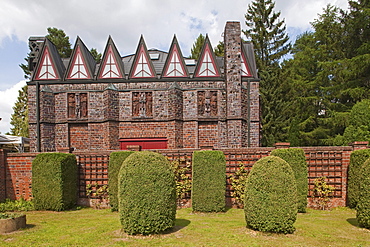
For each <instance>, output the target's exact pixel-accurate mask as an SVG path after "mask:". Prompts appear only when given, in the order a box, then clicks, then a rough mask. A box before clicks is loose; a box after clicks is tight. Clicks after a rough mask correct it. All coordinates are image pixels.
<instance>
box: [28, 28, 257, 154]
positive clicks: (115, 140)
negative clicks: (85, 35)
mask: <svg viewBox="0 0 370 247" xmlns="http://www.w3.org/2000/svg"><path fill="white" fill-rule="evenodd" d="M240 34H241V30H240V23H239V22H228V23H227V24H226V27H225V31H224V43H225V56H224V57H223V58H219V57H218V58H215V57H214V58H215V59H214V60H213V62H214V63H213V66H216V67H217V70H218V71H219V75H216V76H202V75H201V72H199V71H200V69H201V68H200V69H198V66H199V67H201V65H199V63H200V60H199V61H194V64H191V62H192V61H191V60H188V59H185V58H181V59H182V61H185V62H187V63H186V68H185V69H184V70H183V72H184V74H187V75H186V76H180V77H176V76H173V77H171V76H166V75H165V74H164V73H165V70H166V64H169V63H170V62H168V61H169V58H168V57H170V54H171V53H170V52H171V51H172V50H173V49H172V48H171V50H170V52H169V53H166V52H161V51H157V50H149V51H147V50H146V46H143V45H142V46H140V44H139V47H138V51H137V52H136V56H138V57H139V56H141V55H142V54H144V55H143V56H144V58H145V55H150V59H149V60H151V61H148V66H149V67H150V66H152V68H155V71H156V73H155V74H154V76H153V77H148V78H144V77H142V78H134V77H133V76H134V74H135V69H137V68H136V67H135V66H138V65H137V64H136V65H135V61H136V60H135V59H134V58H135V55H131V56H126V57H123V58H122V64H121V61H119V62H116V64H113V65H114V66H119V67H120V69H119V70H118V69H116V70H114V71H113V72H114V73H116V74H117V75H118V74H122V76H121V78H115V77H114V76H112V78H110V79H107V78H104V76H103V74H104V71H103V70H104V69H101V68H100V70H99V66H100V67H102V66H103V65H102V63H103V62H104V61H106V60H104V58H105V57H108V56H111V57H114V55H115V53H114V49H113V48H115V46H114V44H113V43H112V41H111V40H110V41H108V44H107V48H106V51H105V53H104V54H103V60H102V62H101V64H100V65H99V64H98V65H96V64H94V62H93V61H92V62H89V61H90V60H89V59H91V58H90V56H91V54H87V53H84V50H83V48H84V45H83V43H82V41H78V42H81V43H78V42H76V46H75V48H74V53H73V54H75V56H77V57H78V56H80V57H81V58H82V59H81V60H82V61H86V64H83V65H84V66H85V69H84V70H83V71H82V70H81V71H77V73H81V74H83V72H86V74H87V75H86V78H82V79H80V78H78V79H76V78H74V77H73V76H74V74H73V72H75V70H74V66H76V64H73V62H74V61H76V58H73V57H71V58H69V59H64V60H62V59H60V57H58V55H57V54H55V51H54V50H55V48H53V45H52V44H51V42H50V41H48V40H46V39H45V41H44V44H43V45H42V44H40V41H38V43H37V45H39V46H42V47H43V48H42V49H39V50H40V51H39V53H37V52H36V53H35V59H33V60H32V61H33V64H32V66H30V68H31V69H33V71H32V73H33V76H32V80H31V81H30V82H29V83H28V97H29V125H30V126H29V129H30V138H31V142H30V146H31V152H47V151H67V150H70V149H74V150H77V151H78V150H90V151H94V150H117V149H120V148H122V147H123V148H124V146H122V145H120V144H122V143H124V142H125V141H128V140H129V141H135V140H136V141H138V140H149V141H151V140H154V141H155V140H157V139H158V140H159V139H160V140H162V141H163V140H164V142H165V143H166V147H167V148H168V149H179V148H202V147H207V148H215V149H219V148H242V147H257V146H259V145H260V106H259V80H258V79H257V76H256V72H255V71H256V69H255V62H254V57H253V55H251V54H253V50H252V52H250V51H249V53H248V50H246V47H247V48H248V47H249V48H250V49H253V47H251V44H243V43H242V41H241V37H240ZM33 40H34V38H30V45H32V44H34V43H32V42H34V41H33ZM174 40H175V39H174ZM79 44H80V46H78V45H79ZM174 44H176V42H175V41H174V42H173V45H174ZM112 47H113V48H112ZM171 47H172V46H171ZM112 50H113V52H112ZM53 51H54V53H53ZM87 51H88V50H87ZM142 51H144V52H143V53H140V52H142ZM206 51H207V44H205V46H204V47H203V52H206ZM145 52H146V53H145ZM43 54H46V55H43ZM73 54H72V56H73ZM107 54H108V55H107ZM156 54H157V57H158V56H163V57H164V58H165V57H167V58H168V59H167V60H166V61H164V60H163V63H162V65H160V61H158V62H156V59H157V58H156ZM179 54H181V52H180V53H179ZM210 54H211V53H210ZM212 55H213V52H212ZM42 56H44V57H42ZM45 56H49V57H48V58H49V60H50V61H51V63H50V65H49V64H48V62H47V61H46V59H45ZM213 56H214V55H213ZM243 57H244V61H243V59H242V58H243ZM120 58H121V57H120ZM211 59H212V56H211ZM245 60H248V61H245ZM35 61H36V62H37V63H36V64H34V63H35ZM243 62H244V64H247V67H249V68H248V69H249V71H251V74H250V75H248V76H245V75H243V74H242V68H243ZM139 65H140V64H139ZM211 65H212V64H211ZM43 66H44V67H43ZM47 66H49V67H50V68H51V69H50V71H51V72H50V73H49V72H48V70H47V69H46V67H47ZM168 66H170V65H168ZM244 67H245V65H244ZM130 68H131V70H130ZM197 69H198V70H197ZM153 70H154V69H153ZM45 71H46V72H48V73H49V75H47V74H46V72H45ZM130 71H131V72H130ZM148 71H150V70H148ZM197 71H198V72H197ZM43 72H45V73H44V74H42V73H43ZM129 72H130V73H129ZM139 72H140V71H139ZM141 72H142V71H141ZM141 72H140V73H141ZM144 72H145V71H144ZM161 72H162V74H161ZM185 72H186V73H185ZM215 72H217V71H216V70H215ZM88 73H91V76H89V75H88ZM216 74H217V73H216ZM100 75H101V76H100ZM197 75H198V76H197ZM99 76H100V77H99Z"/></svg>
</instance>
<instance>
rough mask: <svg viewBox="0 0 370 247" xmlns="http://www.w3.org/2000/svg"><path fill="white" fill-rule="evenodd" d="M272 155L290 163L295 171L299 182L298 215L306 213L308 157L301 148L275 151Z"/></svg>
mask: <svg viewBox="0 0 370 247" xmlns="http://www.w3.org/2000/svg"><path fill="white" fill-rule="evenodd" d="M271 155H275V156H278V157H280V158H282V159H283V160H285V161H286V162H288V164H289V165H290V167H291V168H292V169H293V172H294V177H295V180H296V182H297V196H298V213H306V208H307V194H308V170H307V162H306V156H305V154H304V151H303V149H301V148H284V149H275V150H273V151H272V152H271Z"/></svg>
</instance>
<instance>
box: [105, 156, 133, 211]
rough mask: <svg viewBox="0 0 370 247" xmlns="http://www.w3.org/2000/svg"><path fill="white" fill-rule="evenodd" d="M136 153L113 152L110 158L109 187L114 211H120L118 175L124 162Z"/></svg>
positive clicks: (110, 200)
mask: <svg viewBox="0 0 370 247" xmlns="http://www.w3.org/2000/svg"><path fill="white" fill-rule="evenodd" d="M133 152H134V151H118V152H112V153H111V154H110V156H109V165H108V186H109V204H110V206H111V210H112V211H117V210H118V197H117V196H118V173H119V170H120V169H121V166H122V163H123V161H125V159H126V158H127V157H128V156H130V155H131V154H132V153H133Z"/></svg>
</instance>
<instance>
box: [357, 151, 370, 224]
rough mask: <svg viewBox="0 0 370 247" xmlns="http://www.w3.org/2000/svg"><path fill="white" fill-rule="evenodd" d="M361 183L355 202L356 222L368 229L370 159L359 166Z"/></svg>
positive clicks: (369, 215)
mask: <svg viewBox="0 0 370 247" xmlns="http://www.w3.org/2000/svg"><path fill="white" fill-rule="evenodd" d="M360 174H361V183H360V191H359V198H358V202H357V208H356V209H357V221H358V223H359V225H360V226H361V227H365V228H368V229H370V158H369V159H367V161H366V162H365V163H364V164H363V165H362V166H361V169H360Z"/></svg>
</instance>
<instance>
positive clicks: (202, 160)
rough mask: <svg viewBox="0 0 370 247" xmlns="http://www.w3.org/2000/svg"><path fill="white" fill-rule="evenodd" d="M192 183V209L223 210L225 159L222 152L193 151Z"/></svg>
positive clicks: (204, 210) (202, 210)
mask: <svg viewBox="0 0 370 247" xmlns="http://www.w3.org/2000/svg"><path fill="white" fill-rule="evenodd" d="M192 183H193V184H192V191H191V198H192V207H193V211H197V212H222V211H225V191H226V160H225V155H224V154H223V152H221V151H195V152H194V154H193V175H192Z"/></svg>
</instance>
